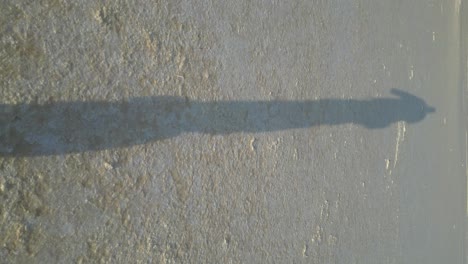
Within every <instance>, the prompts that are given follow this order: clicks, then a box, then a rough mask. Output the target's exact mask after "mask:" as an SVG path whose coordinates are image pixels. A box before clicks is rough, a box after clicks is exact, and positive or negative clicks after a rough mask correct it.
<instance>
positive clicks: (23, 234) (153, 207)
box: [0, 0, 466, 263]
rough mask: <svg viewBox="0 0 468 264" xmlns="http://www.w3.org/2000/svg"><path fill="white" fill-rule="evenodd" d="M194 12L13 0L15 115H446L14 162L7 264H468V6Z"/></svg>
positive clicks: (264, 6)
mask: <svg viewBox="0 0 468 264" xmlns="http://www.w3.org/2000/svg"><path fill="white" fill-rule="evenodd" d="M195 2H196V3H195ZM195 2H194V1H185V0H176V1H172V0H171V1H161V0H156V1H138V2H135V3H132V2H129V1H123V0H122V1H78V2H76V1H64V0H41V1H8V0H7V1H2V2H1V3H0V100H1V101H0V104H1V105H2V106H3V105H15V104H25V105H44V104H53V103H54V102H93V101H102V102H110V103H112V102H122V101H126V100H127V101H128V100H132V98H137V97H139V98H142V97H151V96H177V97H180V98H186V99H188V100H197V101H200V102H216V101H220V100H224V101H249V100H257V101H271V100H289V101H295V100H320V99H327V98H332V99H357V100H369V99H372V98H381V97H388V96H390V89H392V88H399V89H402V90H405V91H407V92H410V93H411V94H416V95H417V96H419V97H421V98H423V99H424V100H426V101H427V102H428V104H429V105H432V106H435V107H436V109H437V112H436V113H435V114H434V115H430V116H428V117H427V118H426V119H425V120H423V121H422V122H419V123H415V124H407V123H405V122H404V121H400V122H392V123H391V124H389V126H388V127H386V128H381V129H368V128H366V127H363V126H361V125H359V124H356V123H342V124H338V125H334V126H329V125H322V126H320V125H317V126H312V127H301V128H296V129H278V130H272V131H267V132H258V133H255V131H254V132H249V131H239V132H236V133H229V134H216V133H215V134H210V133H184V134H181V135H178V136H175V137H169V138H165V139H161V140H155V141H151V142H145V143H144V144H134V145H131V146H128V147H120V148H109V149H103V150H100V151H84V152H78V153H55V155H43V156H41V155H39V156H34V157H28V156H18V157H8V156H1V157H0V262H1V261H3V262H5V263H15V262H16V263H96V262H100V263H461V262H462V261H463V259H464V255H463V254H464V233H463V232H464V223H465V222H464V221H465V217H466V211H465V208H466V205H465V204H466V203H465V197H464V195H465V187H466V180H465V178H463V175H464V169H463V166H464V159H463V155H464V154H463V153H464V151H465V149H464V145H463V144H464V143H460V142H464V141H463V138H464V132H463V131H464V130H463V129H464V127H463V125H462V123H461V122H459V121H461V119H460V118H461V115H460V108H461V102H459V101H456V99H455V98H461V96H460V97H457V96H459V95H460V92H461V91H460V81H459V80H460V79H461V76H460V74H459V65H460V58H459V56H460V52H459V47H460V46H459V43H460V39H459V38H460V34H459V32H460V31H459V30H460V25H459V22H460V20H459V19H460V3H459V2H456V1H455V2H450V1H442V0H441V1H436V0H434V1H423V0H416V1H370V0H369V1H367V0H356V1H320V0H317V1H210V0H202V1H195ZM449 2H450V3H449ZM144 110H145V111H151V109H150V108H145V109H144ZM362 114H365V113H362ZM141 115H142V116H148V113H146V114H145V113H144V112H143V113H141ZM150 115H151V114H150ZM137 116H138V115H137ZM66 119H67V120H68V122H71V123H70V124H73V122H74V120H76V117H74V116H73V114H70V115H69V116H66ZM0 121H2V122H6V121H5V120H4V119H1V120H0ZM38 122H40V120H39V121H38ZM116 129H117V130H118V129H119V128H116ZM109 130H110V129H109ZM0 132H1V133H6V131H0ZM23 132H24V131H23ZM109 133H111V131H110V132H109ZM3 138H5V137H3ZM98 140H99V139H98ZM105 140H108V141H112V140H113V139H112V136H111V135H109V137H106V138H105ZM3 143H5V142H3ZM137 143H138V142H137ZM140 143H141V142H140ZM122 145H125V144H122ZM88 150H89V148H88ZM49 154H50V153H49ZM431 261H433V262H431Z"/></svg>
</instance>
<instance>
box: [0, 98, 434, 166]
mask: <svg viewBox="0 0 468 264" xmlns="http://www.w3.org/2000/svg"><path fill="white" fill-rule="evenodd" d="M391 93H392V94H393V95H396V97H390V98H374V99H369V100H354V99H343V100H342V99H321V100H309V101H280V100H277V101H210V102H204V101H192V100H188V99H184V98H182V97H172V96H156V97H137V98H132V99H130V100H128V101H122V102H105V101H93V102H79V101H74V102H49V103H46V104H15V105H5V104H2V105H0V156H14V157H18V156H43V155H60V154H67V153H77V152H86V151H98V150H105V149H113V148H120V147H128V146H133V145H139V144H145V143H148V142H152V141H157V140H163V139H167V138H172V137H175V136H177V135H179V134H181V133H207V134H213V135H216V134H231V133H236V132H246V133H259V132H268V131H277V130H286V129H298V128H308V127H313V126H320V125H322V126H324V125H340V124H346V123H354V124H357V125H361V126H364V127H366V128H368V129H379V128H384V127H386V126H388V125H390V124H392V123H394V122H398V121H406V122H408V123H415V122H418V121H421V120H422V119H423V118H424V117H425V116H426V114H427V113H431V112H434V111H435V109H434V108H432V107H429V106H428V105H426V103H425V102H424V101H423V100H422V99H420V98H418V97H416V96H414V95H411V94H409V93H407V92H404V91H401V90H397V89H392V90H391Z"/></svg>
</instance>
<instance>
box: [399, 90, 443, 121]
mask: <svg viewBox="0 0 468 264" xmlns="http://www.w3.org/2000/svg"><path fill="white" fill-rule="evenodd" d="M391 93H392V94H393V95H396V96H398V97H399V101H398V105H397V107H398V112H399V113H400V115H399V116H400V119H401V120H402V121H406V122H408V123H416V122H419V121H421V120H423V119H424V118H425V117H426V115H427V114H429V113H434V112H435V111H436V109H435V108H434V107H431V106H429V105H427V104H426V102H424V100H422V99H421V98H418V97H416V96H414V95H412V94H409V93H407V92H404V91H402V90H399V89H395V88H393V89H392V90H391Z"/></svg>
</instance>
